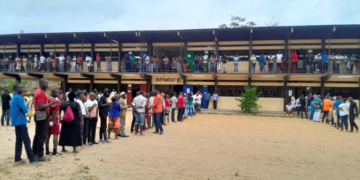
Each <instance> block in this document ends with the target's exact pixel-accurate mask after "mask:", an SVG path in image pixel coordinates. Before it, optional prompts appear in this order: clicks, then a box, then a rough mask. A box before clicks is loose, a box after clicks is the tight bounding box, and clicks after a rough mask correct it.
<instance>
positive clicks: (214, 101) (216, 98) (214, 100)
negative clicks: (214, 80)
mask: <svg viewBox="0 0 360 180" xmlns="http://www.w3.org/2000/svg"><path fill="white" fill-rule="evenodd" d="M212 100H213V108H214V109H217V101H218V100H219V95H218V94H217V92H216V91H215V92H214V94H213V95H212Z"/></svg>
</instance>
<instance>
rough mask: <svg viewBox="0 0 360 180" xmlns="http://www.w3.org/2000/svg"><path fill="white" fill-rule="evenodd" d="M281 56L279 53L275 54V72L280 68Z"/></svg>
mask: <svg viewBox="0 0 360 180" xmlns="http://www.w3.org/2000/svg"><path fill="white" fill-rule="evenodd" d="M282 58H283V55H282V54H281V52H280V51H279V52H278V53H277V54H276V67H275V68H274V69H276V71H277V72H280V67H281V61H282Z"/></svg>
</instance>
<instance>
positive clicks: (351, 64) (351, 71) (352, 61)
mask: <svg viewBox="0 0 360 180" xmlns="http://www.w3.org/2000/svg"><path fill="white" fill-rule="evenodd" d="M355 59H356V56H355V54H352V55H351V56H349V61H350V68H349V73H353V69H354V65H355Z"/></svg>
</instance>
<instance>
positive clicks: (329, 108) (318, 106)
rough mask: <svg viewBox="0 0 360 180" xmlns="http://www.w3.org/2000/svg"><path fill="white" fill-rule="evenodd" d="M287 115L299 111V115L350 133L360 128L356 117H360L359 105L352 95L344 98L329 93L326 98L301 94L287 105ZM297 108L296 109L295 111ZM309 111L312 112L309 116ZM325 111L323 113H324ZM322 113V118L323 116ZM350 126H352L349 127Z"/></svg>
mask: <svg viewBox="0 0 360 180" xmlns="http://www.w3.org/2000/svg"><path fill="white" fill-rule="evenodd" d="M285 108H286V115H287V116H289V115H290V116H292V115H293V114H294V112H296V111H297V115H298V116H300V113H301V118H304V116H303V114H305V118H306V119H308V118H309V119H310V120H311V121H313V122H317V123H319V122H320V120H321V122H322V123H325V124H329V125H331V126H333V127H336V128H337V129H339V130H340V131H344V129H345V131H347V132H349V133H353V132H359V128H358V126H357V124H356V123H355V118H358V117H359V111H358V106H357V104H356V102H354V99H353V98H352V97H349V98H347V99H346V98H344V97H341V96H335V97H331V96H329V95H327V96H326V97H325V99H323V100H322V99H321V95H316V94H315V95H313V96H312V95H309V96H308V97H304V95H301V97H299V98H298V99H296V100H295V98H294V97H292V98H291V102H290V103H288V104H287V105H286V107H285ZM295 110H296V111H295ZM307 112H310V116H309V117H308V115H307ZM322 112H323V113H322ZM321 114H322V118H320V117H321ZM349 126H350V127H349Z"/></svg>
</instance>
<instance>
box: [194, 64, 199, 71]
mask: <svg viewBox="0 0 360 180" xmlns="http://www.w3.org/2000/svg"><path fill="white" fill-rule="evenodd" d="M194 72H199V64H194Z"/></svg>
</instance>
